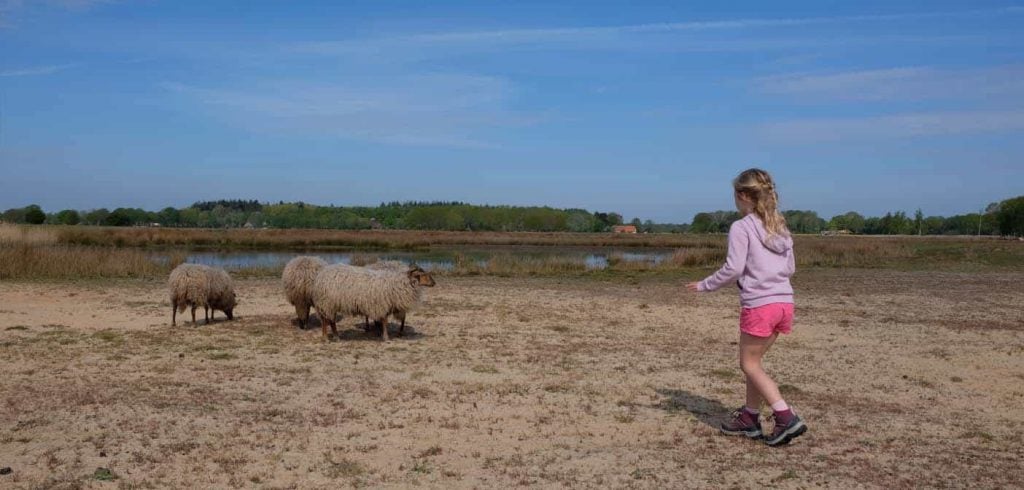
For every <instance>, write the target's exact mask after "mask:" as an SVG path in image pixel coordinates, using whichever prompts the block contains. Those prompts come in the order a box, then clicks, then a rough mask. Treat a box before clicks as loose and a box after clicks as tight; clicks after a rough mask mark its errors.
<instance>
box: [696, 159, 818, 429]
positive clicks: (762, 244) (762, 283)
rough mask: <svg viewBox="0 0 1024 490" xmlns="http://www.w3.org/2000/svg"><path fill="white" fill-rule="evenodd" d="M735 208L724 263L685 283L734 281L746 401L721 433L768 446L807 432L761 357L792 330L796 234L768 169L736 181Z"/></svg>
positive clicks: (699, 286)
mask: <svg viewBox="0 0 1024 490" xmlns="http://www.w3.org/2000/svg"><path fill="white" fill-rule="evenodd" d="M732 186H733V190H734V191H735V192H734V196H735V198H736V209H738V210H739V212H740V214H742V215H743V218H742V219H740V220H739V221H736V222H735V223H733V224H732V227H730V228H729V254H728V257H727V259H726V262H725V265H724V266H722V268H721V269H719V270H718V271H717V272H715V273H714V274H712V275H711V276H708V277H707V278H706V279H704V280H703V281H700V282H694V283H690V284H687V288H688V289H689V290H691V291H695V292H705V291H715V290H717V289H719V288H721V287H723V286H725V285H727V284H731V283H733V282H736V283H737V284H738V286H739V293H740V304H741V306H742V309H741V310H740V342H739V344H740V368H741V369H742V370H743V374H744V376H745V378H746V385H747V399H746V404H745V405H744V406H743V407H742V408H740V409H738V410H736V411H735V412H733V414H732V417H731V419H730V420H728V421H726V422H724V423H723V424H722V426H721V431H722V433H724V434H727V435H742V436H746V437H749V438H752V439H760V438H762V437H763V438H764V440H765V443H766V444H768V445H769V446H781V445H784V444H788V443H789V442H790V441H792V440H793V439H794V438H796V437H799V436H801V435H802V434H803V433H804V432H807V425H806V424H805V423H804V421H803V420H802V419H801V418H800V416H799V415H797V414H796V413H794V411H793V409H792V408H791V407H790V406H789V405H788V404H787V403H786V401H785V400H783V399H782V395H781V394H780V393H779V388H778V385H776V384H775V381H774V380H772V378H771V377H770V376H768V373H766V372H765V371H764V368H763V367H762V365H761V359H762V358H764V355H765V354H766V353H767V352H768V349H769V348H770V347H771V346H772V344H773V343H774V342H775V339H776V338H777V337H778V336H779V334H788V333H789V332H790V331H791V330H792V328H793V286H791V285H790V283H789V278H790V276H792V275H793V272H795V270H796V266H795V262H794V258H793V238H792V237H791V236H790V234H789V230H788V229H787V228H786V220H785V219H784V218H783V217H782V215H781V214H780V213H779V210H778V203H779V196H778V193H777V192H776V190H775V182H774V181H772V178H771V176H770V175H768V172H765V171H764V170H761V169H757V168H752V169H749V170H746V171H744V172H742V173H740V174H739V176H737V177H736V179H734V180H733V182H732ZM762 401H764V402H766V403H767V404H768V405H770V406H771V407H772V414H773V416H774V418H775V429H774V430H773V431H772V433H771V434H763V433H762V432H761V425H760V423H759V422H758V415H759V408H760V406H761V402H762Z"/></svg>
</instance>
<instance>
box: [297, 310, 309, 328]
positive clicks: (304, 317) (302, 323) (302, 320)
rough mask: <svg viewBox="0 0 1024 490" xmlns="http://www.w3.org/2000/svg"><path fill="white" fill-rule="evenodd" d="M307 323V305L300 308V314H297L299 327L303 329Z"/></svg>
mask: <svg viewBox="0 0 1024 490" xmlns="http://www.w3.org/2000/svg"><path fill="white" fill-rule="evenodd" d="M307 323H309V306H308V305H307V306H306V307H305V308H303V309H302V315H301V316H299V328H301V329H303V330H305V329H306V324H307Z"/></svg>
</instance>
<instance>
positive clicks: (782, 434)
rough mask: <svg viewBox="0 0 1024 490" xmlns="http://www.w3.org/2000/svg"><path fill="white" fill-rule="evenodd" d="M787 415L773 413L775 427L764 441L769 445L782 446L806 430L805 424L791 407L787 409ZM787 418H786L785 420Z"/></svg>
mask: <svg viewBox="0 0 1024 490" xmlns="http://www.w3.org/2000/svg"><path fill="white" fill-rule="evenodd" d="M787 412H789V413H788V414H787V415H788V417H785V418H783V417H780V416H779V415H781V414H773V415H772V417H774V418H775V429H774V430H772V433H771V434H769V435H768V436H767V437H766V438H765V440H764V443H765V444H767V445H769V446H784V445H786V444H789V442H790V441H792V440H793V439H796V438H797V437H800V436H801V435H803V433H804V432H807V425H806V424H804V421H803V419H801V418H800V416H799V415H797V414H796V412H793V411H792V409H790V410H787ZM787 419H788V420H787Z"/></svg>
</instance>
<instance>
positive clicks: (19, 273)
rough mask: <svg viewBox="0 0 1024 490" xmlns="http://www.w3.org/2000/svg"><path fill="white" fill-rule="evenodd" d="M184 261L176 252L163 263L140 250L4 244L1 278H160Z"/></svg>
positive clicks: (1, 246)
mask: <svg viewBox="0 0 1024 490" xmlns="http://www.w3.org/2000/svg"><path fill="white" fill-rule="evenodd" d="M184 260H185V256H184V254H180V253H176V254H172V255H171V257H170V258H169V260H167V261H165V262H163V263H161V261H157V260H154V258H153V256H152V255H150V254H147V253H146V252H144V251H141V250H137V249H112V248H107V247H81V246H68V245H32V244H27V243H25V244H19V245H11V244H8V243H0V279H81V278H104V277H160V276H164V275H166V274H168V273H169V272H170V270H171V269H172V268H174V267H175V266H177V265H178V264H180V263H182V262H184Z"/></svg>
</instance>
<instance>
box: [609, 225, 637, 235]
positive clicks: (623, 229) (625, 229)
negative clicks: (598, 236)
mask: <svg viewBox="0 0 1024 490" xmlns="http://www.w3.org/2000/svg"><path fill="white" fill-rule="evenodd" d="M612 233H636V227H635V226H633V225H618V226H613V227H612Z"/></svg>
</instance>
